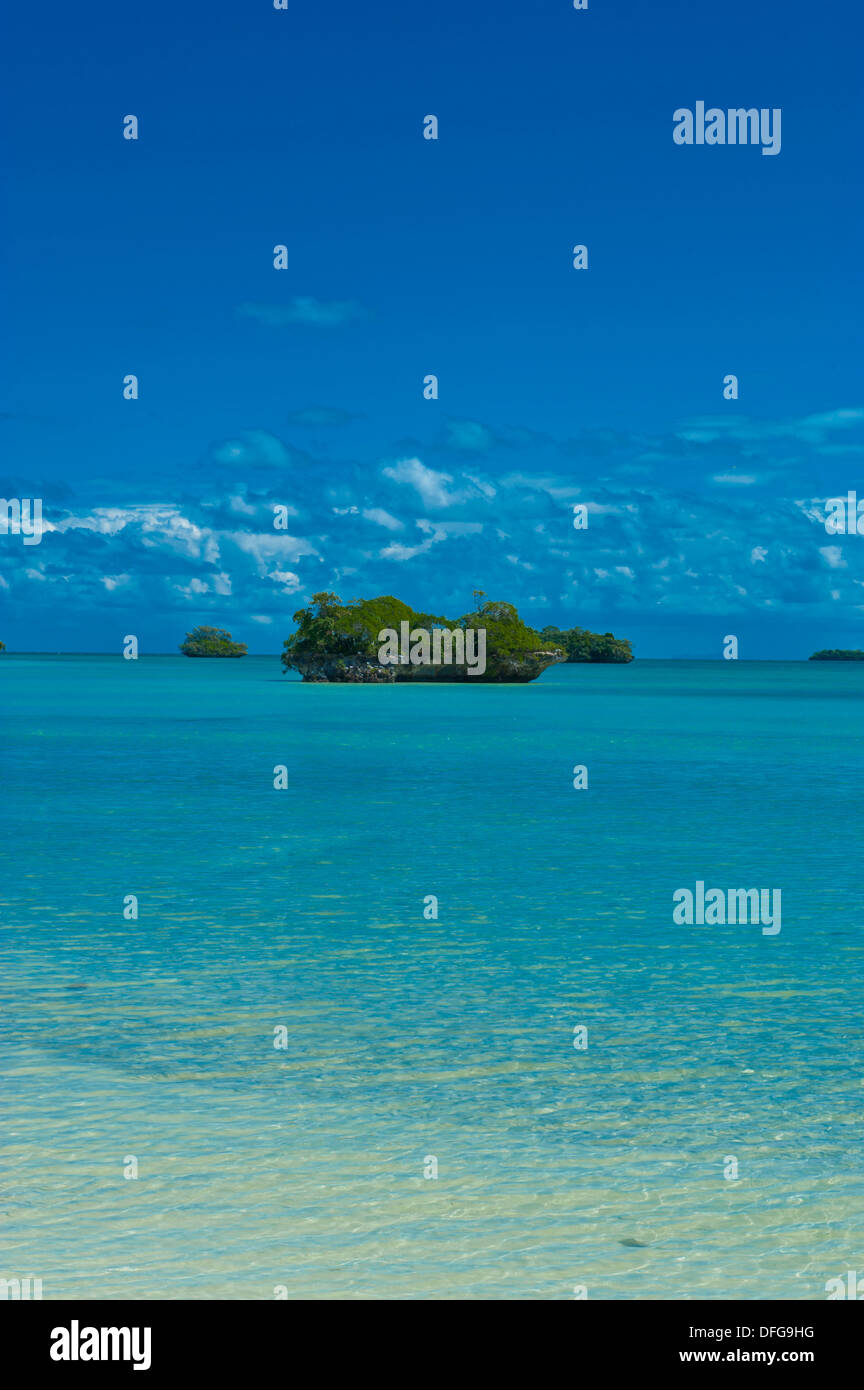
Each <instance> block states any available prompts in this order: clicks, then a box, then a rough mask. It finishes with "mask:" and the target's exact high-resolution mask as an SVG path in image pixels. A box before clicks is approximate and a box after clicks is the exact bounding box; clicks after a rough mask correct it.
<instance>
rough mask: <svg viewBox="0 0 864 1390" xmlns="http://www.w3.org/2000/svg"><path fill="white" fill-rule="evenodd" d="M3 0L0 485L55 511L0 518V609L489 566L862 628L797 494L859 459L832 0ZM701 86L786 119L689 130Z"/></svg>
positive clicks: (478, 571)
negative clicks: (736, 143) (431, 125)
mask: <svg viewBox="0 0 864 1390" xmlns="http://www.w3.org/2000/svg"><path fill="white" fill-rule="evenodd" d="M15 8H16V11H17V13H16V14H15V15H14V17H13V18H12V19H11V20H10V21H7V24H6V33H5V38H6V42H5V44H4V48H5V49H6V51H7V53H8V55H9V56H10V58H11V60H12V61H11V63H10V64H7V66H9V67H11V72H10V73H9V75H8V78H7V82H6V83H5V84H4V87H5V90H4V92H3V94H2V107H3V111H2V117H3V124H4V128H5V130H6V132H7V136H6V139H5V140H4V144H5V145H6V147H7V148H6V153H5V155H4V161H5V165H6V167H5V170H4V178H3V185H4V188H5V197H4V204H5V209H4V218H3V221H4V226H5V227H6V229H7V231H6V234H5V236H4V242H5V247H4V251H5V254H4V265H5V272H6V273H5V274H4V277H3V278H4V282H5V283H6V286H7V288H6V293H5V295H4V301H5V319H6V325H7V331H6V332H5V333H4V335H3V349H2V356H3V362H2V367H3V370H2V378H0V380H2V399H0V441H2V455H0V495H3V496H5V497H30V496H39V497H42V498H43V505H44V513H45V519H46V523H47V524H48V525H49V526H50V528H51V529H50V530H49V531H48V532H47V533H46V535H45V536H44V537H43V540H42V543H41V545H39V546H30V547H24V546H23V545H22V544H21V539H20V537H13V536H0V637H2V638H3V640H5V641H6V643H7V646H8V647H9V648H10V649H14V650H60V649H62V650H118V649H119V646H120V643H121V640H122V637H123V636H124V635H125V634H126V633H130V632H134V633H136V634H137V635H138V637H139V640H140V642H141V649H142V651H145V652H146V651H168V650H172V649H173V648H175V647H176V644H177V642H178V641H179V640H181V638H182V636H183V634H184V633H185V632H186V631H187V630H188V629H189V628H190V627H191V626H192V625H194V624H195V623H199V622H213V623H218V624H220V625H225V626H227V627H229V628H230V629H231V631H232V632H233V633H234V635H235V636H236V637H238V638H239V639H241V640H243V641H246V642H248V643H249V646H250V649H251V650H253V651H259V652H267V651H277V650H278V649H279V648H280V647H281V642H282V640H283V638H284V637H285V636H287V635H288V633H289V632H290V630H291V627H292V623H291V615H292V613H293V612H294V611H295V609H296V608H298V607H300V606H301V604H303V603H304V602H305V601H306V600H307V598H308V596H309V595H310V594H311V593H313V592H315V591H316V590H319V589H335V590H336V591H337V592H338V593H339V594H341V596H342V597H343V598H349V597H354V596H369V595H372V594H377V593H393V594H396V595H398V596H399V597H402V598H404V599H406V600H407V601H408V602H410V603H412V604H414V605H415V606H416V607H419V608H423V609H427V610H432V611H436V612H444V613H447V614H449V615H451V616H457V615H458V614H460V613H462V612H465V611H466V610H468V609H469V608H470V606H471V594H472V590H473V589H474V588H482V589H483V590H485V591H486V592H487V593H488V594H489V595H490V596H491V597H495V598H506V599H508V600H510V601H512V602H515V603H516V604H517V606H518V607H519V609H520V612H522V614H523V616H524V617H526V618H527V619H528V621H530V622H532V623H534V624H535V625H538V626H542V625H543V624H544V623H546V622H555V623H558V624H560V625H562V626H570V625H573V624H580V625H582V626H588V627H593V628H599V629H600V630H601V631H605V630H607V629H611V630H613V631H614V632H615V633H616V634H620V635H622V636H628V637H630V638H632V639H633V641H634V646H635V650H636V653H637V655H641V656H664V655H665V656H719V655H720V654H721V649H722V638H723V636H724V635H725V634H726V633H735V634H737V635H738V636H739V639H740V642H741V655H742V657H751V658H762V657H783V656H790V657H796V656H806V655H808V654H809V652H810V651H811V650H813V649H814V647H816V646H858V645H864V633H862V625H864V624H862V620H864V564H862V558H861V557H862V554H864V537H858V536H852V537H848V538H847V537H838V538H830V537H828V536H827V535H826V533H825V530H824V526H823V525H822V524H821V521H820V515H821V514H822V510H823V508H822V502H823V501H824V499H825V498H826V497H829V496H834V495H838V494H845V493H846V492H847V491H848V490H849V489H856V488H857V489H858V490H859V491H860V493H861V495H862V496H864V470H862V461H864V380H862V370H861V369H862V353H861V346H860V338H861V326H860V325H861V275H860V268H859V267H860V228H861V225H862V192H861V177H860V161H861V149H862V134H864V131H862V118H861V106H860V99H859V90H860V49H861V38H862V24H861V20H860V16H859V12H858V10H857V9H856V7H855V6H853V4H852V3H851V0H849V2H848V3H833V4H828V5H825V4H823V5H820V6H817V5H815V4H804V3H801V0H791V2H787V3H782V4H781V3H779V0H777V2H775V0H746V3H745V0H730V2H729V3H726V4H725V5H723V6H722V7H721V6H702V5H699V6H697V5H693V4H692V3H664V4H662V5H653V4H649V3H643V4H637V3H636V0H627V3H626V4H623V3H612V0H589V9H588V10H587V11H574V10H573V9H572V6H571V5H570V4H569V0H534V2H533V3H531V4H527V3H524V4H520V5H516V4H514V3H507V4H496V3H492V0H470V3H468V2H467V0H437V3H436V4H434V5H430V4H420V3H404V2H403V3H399V4H396V3H395V0H388V3H374V2H373V3H367V4H364V5H362V6H359V5H357V4H349V3H346V2H345V0H331V3H328V4H327V5H326V6H322V5H321V4H320V3H319V4H312V3H311V0H291V5H290V8H289V10H288V11H287V12H282V11H276V10H274V9H273V7H272V3H271V0H243V3H240V2H239V0H238V3H232V4H229V3H224V0H220V3H213V4H207V3H198V4H195V5H192V4H179V5H178V4H177V3H176V0H175V2H174V3H171V4H168V3H142V4H139V5H135V6H124V5H122V4H121V5H117V4H114V3H111V4H107V3H93V4H89V5H87V6H85V7H83V8H82V7H79V6H72V5H68V4H61V3H55V2H54V0H51V2H50V3H47V4H42V5H40V6H38V7H26V8H25V7H24V6H21V5H19V6H17V7H15ZM698 100H705V101H706V102H707V103H708V105H716V106H717V107H720V108H727V107H739V106H744V107H751V106H755V107H759V108H761V107H769V108H775V107H779V108H781V109H782V113H783V115H782V149H781V152H780V154H779V155H777V156H776V157H765V156H763V155H762V154H761V151H760V150H759V149H758V148H750V147H745V148H741V147H732V146H726V147H718V148H708V147H701V148H700V147H680V146H677V145H675V144H674V143H673V140H672V128H673V121H672V115H673V111H675V110H676V109H677V108H679V107H691V108H692V107H694V106H695V103H696V102H697V101H698ZM130 113H131V114H135V115H137V116H138V118H139V122H140V131H139V137H140V138H139V139H138V140H137V141H126V140H124V139H123V138H122V120H123V117H124V116H125V115H127V114H130ZM430 113H434V114H435V115H437V116H438V118H439V122H440V131H439V137H440V138H439V139H438V141H437V142H433V141H427V140H424V139H423V138H422V126H423V118H424V116H426V115H427V114H430ZM281 243H284V244H285V245H287V247H288V255H289V265H288V269H287V270H285V271H276V270H274V268H273V247H274V246H275V245H277V244H281ZM577 243H580V244H581V243H584V244H586V245H587V246H588V248H589V269H588V270H587V271H575V270H574V269H573V268H572V255H571V248H572V247H573V246H574V244H577ZM127 373H135V374H136V375H137V376H138V378H139V382H140V398H139V399H138V400H137V401H124V400H123V398H122V383H123V378H124V377H125V376H126V374H127ZM429 373H434V374H436V375H437V376H438V377H439V381H440V396H439V399H438V400H437V401H427V400H424V398H423V392H422V384H423V379H424V377H425V376H426V375H427V374H429ZM727 373H735V374H736V375H737V376H738V378H739V382H740V396H739V399H738V400H737V401H725V400H724V399H723V379H724V377H725V376H726V374H727ZM577 502H584V503H587V505H588V506H589V527H588V530H587V531H583V532H577V531H575V530H574V529H573V527H572V506H573V504H574V503H577ZM277 504H282V505H285V506H288V507H289V508H290V509H291V512H290V525H289V529H288V531H285V532H276V531H274V529H273V525H272V519H273V508H274V506H275V505H277Z"/></svg>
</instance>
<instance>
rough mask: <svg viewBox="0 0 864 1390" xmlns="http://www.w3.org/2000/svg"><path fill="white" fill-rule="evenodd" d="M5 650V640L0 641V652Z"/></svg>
mask: <svg viewBox="0 0 864 1390" xmlns="http://www.w3.org/2000/svg"><path fill="white" fill-rule="evenodd" d="M5 650H6V643H5V642H0V652H5Z"/></svg>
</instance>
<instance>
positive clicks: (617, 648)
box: [540, 627, 633, 662]
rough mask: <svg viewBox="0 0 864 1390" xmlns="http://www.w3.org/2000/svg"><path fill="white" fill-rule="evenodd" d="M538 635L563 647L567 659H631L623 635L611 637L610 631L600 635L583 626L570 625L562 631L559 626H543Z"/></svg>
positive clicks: (612, 660) (631, 656) (630, 652)
mask: <svg viewBox="0 0 864 1390" xmlns="http://www.w3.org/2000/svg"><path fill="white" fill-rule="evenodd" d="M540 636H541V637H542V638H543V640H544V641H545V642H554V643H555V645H556V646H558V647H563V649H564V651H565V652H566V653H567V660H568V661H611V662H618V661H632V660H633V652H632V649H631V647H630V643H629V642H628V641H627V640H626V638H623V637H613V636H612V633H611V632H604V633H603V634H602V636H601V635H600V634H599V633H597V632H589V631H588V630H587V628H584V627H571V628H567V629H565V630H564V631H562V630H561V628H560V627H544V629H543V631H542V632H541V634H540Z"/></svg>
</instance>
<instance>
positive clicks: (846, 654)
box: [809, 647, 864, 661]
mask: <svg viewBox="0 0 864 1390" xmlns="http://www.w3.org/2000/svg"><path fill="white" fill-rule="evenodd" d="M809 660H810V661H864V652H862V651H859V650H858V649H857V647H856V648H855V649H853V650H852V651H841V650H840V649H839V647H838V648H835V649H833V650H830V651H829V650H826V651H824V652H814V653H813V655H812V656H811V657H810V658H809Z"/></svg>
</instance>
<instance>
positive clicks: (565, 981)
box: [0, 655, 864, 1299]
mask: <svg viewBox="0 0 864 1390" xmlns="http://www.w3.org/2000/svg"><path fill="white" fill-rule="evenodd" d="M862 693H864V666H854V665H851V666H850V665H836V664H831V665H821V664H810V665H808V664H807V663H744V662H737V663H736V662H720V661H718V662H710V663H709V662H648V661H640V662H636V663H634V664H633V665H632V666H626V667H625V666H596V667H587V666H577V667H557V668H553V669H551V670H550V671H548V672H546V673H545V675H544V676H543V677H541V679H540V680H539V681H538V682H536V683H535V684H532V685H528V686H501V687H496V686H476V687H473V686H468V687H466V686H463V685H454V686H444V687H439V686H436V687H432V686H392V687H391V686H375V687H372V686H308V685H303V684H301V683H300V682H298V681H295V680H291V679H286V678H285V677H283V676H282V675H281V674H280V672H279V667H278V662H277V661H276V659H275V658H251V657H250V658H247V659H245V660H243V661H226V662H219V661H212V662H206V661H188V660H186V659H184V658H182V657H176V658H175V657H150V658H146V657H144V658H142V659H140V660H139V661H137V662H125V661H123V660H122V659H120V658H119V657H106V656H94V657H59V656H58V657H48V656H45V657H25V656H9V655H7V656H4V657H3V658H2V661H0V711H2V755H0V768H2V785H3V793H4V794H3V798H2V824H0V831H2V842H3V846H4V851H5V854H4V864H5V871H4V873H3V874H2V880H0V929H2V936H0V943H2V946H0V949H2V959H3V971H2V1021H0V1037H2V1045H3V1054H4V1057H5V1059H6V1062H5V1073H6V1080H5V1082H4V1084H3V1111H4V1114H3V1134H4V1148H5V1159H4V1168H3V1174H2V1183H0V1214H2V1255H0V1275H5V1276H6V1277H10V1278H11V1277H24V1276H26V1275H32V1276H34V1277H40V1278H42V1280H43V1287H44V1297H45V1298H46V1299H49V1298H57V1299H59V1298H140V1297H144V1298H242V1299H259V1298H264V1299H267V1298H273V1296H274V1288H276V1287H277V1286H282V1287H283V1288H284V1289H286V1290H287V1293H288V1296H289V1297H301V1298H308V1297H323V1298H328V1299H331V1298H337V1299H341V1298H402V1299H432V1298H436V1299H437V1298H445V1299H447V1298H459V1299H465V1298H468V1299H476V1298H486V1299H536V1298H542V1299H568V1298H572V1297H573V1290H574V1286H576V1285H585V1286H587V1289H588V1296H589V1298H592V1299H593V1298H600V1299H634V1298H635V1299H664V1298H665V1299H695V1298H712V1299H720V1298H735V1297H742V1298H747V1299H777V1298H795V1299H824V1298H825V1296H826V1294H825V1282H826V1281H827V1280H828V1279H830V1278H832V1277H834V1276H838V1275H844V1276H845V1272H846V1271H847V1270H848V1269H857V1270H858V1271H859V1272H864V1216H862V1213H864V1161H862V1145H861V1139H862V1109H864V1066H862V1025H861V1008H860V1001H861V977H862V964H864V938H862V927H861V907H860V901H861V895H860V862H861V840H860V812H861V800H862V791H861V786H862V780H861V776H862V769H864V746H862V741H861V737H860V731H861V702H862ZM277 764H285V765H286V766H287V768H288V781H289V786H288V788H287V790H276V789H274V786H273V769H274V767H275V766H276V765H277ZM576 764H584V765H587V767H588V777H589V786H588V789H587V790H584V791H576V790H574V788H573V785H572V783H573V767H574V765H576ZM697 879H701V880H704V881H705V882H706V884H707V885H708V886H709V887H712V886H717V887H721V888H724V889H725V888H728V887H741V888H748V887H764V888H778V887H779V888H780V889H781V890H782V906H783V917H782V930H781V932H780V934H779V935H778V936H775V937H769V936H765V935H763V934H762V931H761V928H760V927H759V926H758V925H731V926H730V925H726V926H716V927H705V926H701V927H700V926H676V925H675V924H674V923H673V921H672V907H673V903H672V894H673V892H674V891H675V890H676V889H677V888H680V887H690V888H691V889H692V888H693V887H694V885H695V881H696V880H697ZM129 894H134V895H136V896H137V897H138V900H139V917H138V919H137V920H131V921H127V920H124V916H123V906H124V899H125V898H126V896H127V895H129ZM429 894H435V895H437V897H438V899H439V916H438V919H437V920H425V919H424V915H423V914H424V899H425V898H426V896H427V895H429ZM580 1024H581V1025H585V1026H587V1028H588V1048H587V1051H577V1050H575V1049H574V1047H573V1029H574V1026H576V1025H580ZM280 1026H282V1027H284V1028H285V1029H286V1030H287V1045H286V1047H285V1048H279V1049H277V1048H275V1047H274V1029H276V1028H278V1027H280ZM133 1155H134V1156H135V1157H136V1158H137V1162H138V1174H139V1175H138V1177H137V1179H132V1180H129V1179H126V1178H124V1175H123V1174H124V1163H128V1156H133ZM433 1155H434V1156H435V1157H436V1158H437V1160H438V1177H437V1179H427V1178H425V1177H424V1163H425V1160H426V1158H427V1156H433ZM729 1158H735V1159H736V1160H737V1163H738V1172H739V1176H738V1178H737V1180H728V1179H727V1178H724V1166H726V1164H727V1159H729ZM634 1241H638V1242H639V1244H638V1245H634V1244H624V1243H623V1242H634Z"/></svg>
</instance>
